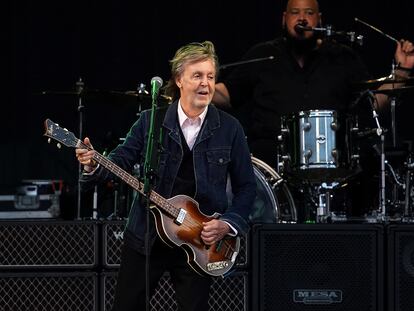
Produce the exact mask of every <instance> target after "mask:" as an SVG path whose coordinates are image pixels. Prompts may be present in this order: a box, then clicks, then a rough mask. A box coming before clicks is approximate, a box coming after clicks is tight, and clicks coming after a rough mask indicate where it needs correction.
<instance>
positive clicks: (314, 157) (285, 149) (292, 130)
mask: <svg viewBox="0 0 414 311" xmlns="http://www.w3.org/2000/svg"><path fill="white" fill-rule="evenodd" d="M353 126H354V123H353V122H352V119H351V118H347V117H341V116H339V114H338V113H337V112H336V111H334V110H309V111H300V112H299V113H295V114H292V115H290V116H286V117H283V118H282V136H281V141H282V148H281V150H282V151H281V152H282V157H281V158H282V162H283V167H284V170H285V171H287V172H289V173H293V174H297V175H300V176H301V177H302V178H304V179H308V180H310V181H321V180H322V181H325V182H330V181H333V180H336V179H342V178H344V177H347V176H349V175H350V174H351V172H352V171H354V169H355V168H356V167H357V160H358V155H357V149H356V148H355V146H354V145H353V141H354V140H353V139H352V137H353V133H354V132H355V129H354V128H353Z"/></svg>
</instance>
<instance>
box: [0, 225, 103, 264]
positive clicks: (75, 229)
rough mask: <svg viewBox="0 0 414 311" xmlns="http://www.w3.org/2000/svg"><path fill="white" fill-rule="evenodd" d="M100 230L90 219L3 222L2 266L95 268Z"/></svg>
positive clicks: (0, 227) (1, 228) (0, 257)
mask: <svg viewBox="0 0 414 311" xmlns="http://www.w3.org/2000/svg"><path fill="white" fill-rule="evenodd" d="M97 232H98V229H97V224H96V223H95V222H87V221H82V222H72V221H66V222H64V221H61V222H56V221H31V222H28V221H21V222H19V221H16V222H0V269H40V268H42V269H44V268H77V269H78V268H93V267H95V266H96V265H97V247H98V238H97Z"/></svg>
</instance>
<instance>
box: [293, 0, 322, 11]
mask: <svg viewBox="0 0 414 311" xmlns="http://www.w3.org/2000/svg"><path fill="white" fill-rule="evenodd" d="M298 2H305V3H307V5H308V6H309V7H311V8H313V9H314V10H316V12H319V3H318V1H317V0H288V2H287V3H286V11H289V9H291V8H292V7H295V6H296V5H297V3H298Z"/></svg>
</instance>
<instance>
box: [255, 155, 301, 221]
mask: <svg viewBox="0 0 414 311" xmlns="http://www.w3.org/2000/svg"><path fill="white" fill-rule="evenodd" d="M252 163H253V170H254V174H255V177H256V183H257V189H256V191H257V195H256V199H255V201H254V205H253V210H252V213H251V214H250V216H249V218H250V221H251V222H252V223H296V222H297V213H296V206H295V202H294V200H293V197H292V194H291V193H290V191H289V188H288V186H287V184H286V182H285V181H284V180H283V179H282V177H280V175H279V174H278V173H276V171H275V170H274V169H273V168H272V167H271V166H269V165H268V164H266V163H265V162H263V161H261V160H259V159H257V158H255V157H252Z"/></svg>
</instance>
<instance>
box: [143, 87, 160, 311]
mask: <svg viewBox="0 0 414 311" xmlns="http://www.w3.org/2000/svg"><path fill="white" fill-rule="evenodd" d="M151 95H152V103H151V116H150V124H149V129H148V141H147V150H146V153H145V162H144V194H145V195H146V199H147V202H146V225H147V228H146V232H145V254H146V256H145V306H146V311H149V310H150V288H149V280H150V274H149V272H150V245H149V242H150V230H149V227H150V217H149V212H150V196H151V189H152V187H153V186H154V183H155V176H156V172H155V168H156V165H157V163H156V162H157V159H156V157H155V155H154V152H155V151H156V149H155V148H154V144H155V143H154V142H155V138H154V124H155V118H156V114H157V106H158V92H156V93H155V92H152V93H151Z"/></svg>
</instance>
